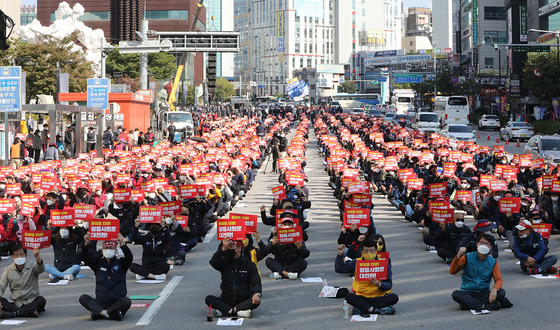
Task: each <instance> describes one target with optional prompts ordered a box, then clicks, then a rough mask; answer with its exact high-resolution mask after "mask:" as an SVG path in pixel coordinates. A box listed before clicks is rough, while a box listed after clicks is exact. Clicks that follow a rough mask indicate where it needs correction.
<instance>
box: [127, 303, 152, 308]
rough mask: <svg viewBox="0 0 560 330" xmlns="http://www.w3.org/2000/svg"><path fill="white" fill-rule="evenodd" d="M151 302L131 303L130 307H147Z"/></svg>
mask: <svg viewBox="0 0 560 330" xmlns="http://www.w3.org/2000/svg"><path fill="white" fill-rule="evenodd" d="M149 305H150V304H130V308H145V307H148V306H149Z"/></svg>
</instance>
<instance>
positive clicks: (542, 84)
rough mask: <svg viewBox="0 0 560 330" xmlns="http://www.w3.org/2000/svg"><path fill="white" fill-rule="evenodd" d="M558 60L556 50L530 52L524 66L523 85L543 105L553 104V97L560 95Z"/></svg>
mask: <svg viewBox="0 0 560 330" xmlns="http://www.w3.org/2000/svg"><path fill="white" fill-rule="evenodd" d="M556 61H557V58H556V52H550V53H540V54H529V58H528V59H527V62H526V63H525V67H524V68H523V85H524V86H525V87H526V88H527V89H528V90H530V91H531V92H532V93H533V95H535V96H536V97H537V98H539V99H540V100H541V104H542V105H551V104H552V98H553V97H558V96H560V93H559V92H558V91H559V90H560V67H559V66H558V65H557V62H556ZM535 72H537V74H535ZM539 73H540V76H539Z"/></svg>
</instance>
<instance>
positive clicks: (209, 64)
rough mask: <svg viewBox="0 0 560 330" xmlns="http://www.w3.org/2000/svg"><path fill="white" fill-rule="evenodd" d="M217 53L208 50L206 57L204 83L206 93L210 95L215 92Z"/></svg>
mask: <svg viewBox="0 0 560 330" xmlns="http://www.w3.org/2000/svg"><path fill="white" fill-rule="evenodd" d="M217 57H218V53H216V52H210V53H208V57H207V58H206V81H207V83H206V85H207V86H208V94H210V95H211V96H212V97H213V96H214V95H215V94H216V68H217V65H216V62H217Z"/></svg>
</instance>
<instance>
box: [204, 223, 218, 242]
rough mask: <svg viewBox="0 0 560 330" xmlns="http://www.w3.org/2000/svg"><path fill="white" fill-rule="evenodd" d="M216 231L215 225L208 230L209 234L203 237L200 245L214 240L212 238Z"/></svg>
mask: <svg viewBox="0 0 560 330" xmlns="http://www.w3.org/2000/svg"><path fill="white" fill-rule="evenodd" d="M217 231H218V226H217V225H216V226H214V227H212V230H210V232H209V233H208V234H206V236H204V240H203V241H202V243H210V242H211V241H212V239H213V238H214V236H216V232H217Z"/></svg>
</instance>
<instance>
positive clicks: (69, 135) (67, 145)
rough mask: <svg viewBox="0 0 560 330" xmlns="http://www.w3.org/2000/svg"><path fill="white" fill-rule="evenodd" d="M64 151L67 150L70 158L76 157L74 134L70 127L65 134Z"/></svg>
mask: <svg viewBox="0 0 560 330" xmlns="http://www.w3.org/2000/svg"><path fill="white" fill-rule="evenodd" d="M64 150H66V152H67V153H68V154H69V155H70V157H74V132H73V131H72V127H70V126H68V127H67V128H66V131H65V132H64Z"/></svg>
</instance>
